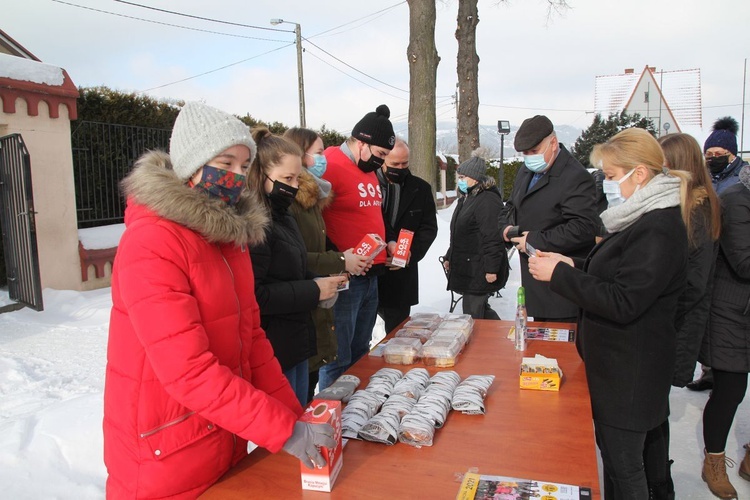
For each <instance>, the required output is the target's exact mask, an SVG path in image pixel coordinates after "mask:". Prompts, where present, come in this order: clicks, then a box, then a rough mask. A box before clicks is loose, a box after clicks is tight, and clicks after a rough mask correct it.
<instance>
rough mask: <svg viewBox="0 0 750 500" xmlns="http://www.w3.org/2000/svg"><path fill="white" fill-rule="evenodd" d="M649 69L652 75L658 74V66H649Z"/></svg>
mask: <svg viewBox="0 0 750 500" xmlns="http://www.w3.org/2000/svg"><path fill="white" fill-rule="evenodd" d="M648 69H649V71H651V73H656V66H649V67H648Z"/></svg>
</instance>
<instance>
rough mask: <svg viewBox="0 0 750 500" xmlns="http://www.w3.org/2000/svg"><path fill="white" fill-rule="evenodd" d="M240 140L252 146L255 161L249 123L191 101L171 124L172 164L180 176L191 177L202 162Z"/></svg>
mask: <svg viewBox="0 0 750 500" xmlns="http://www.w3.org/2000/svg"><path fill="white" fill-rule="evenodd" d="M237 144H242V145H244V146H247V147H248V148H250V161H251V162H252V161H253V159H254V158H255V153H256V147H255V141H253V138H252V137H251V136H250V129H249V128H248V127H247V125H245V124H244V123H242V122H241V121H240V120H238V119H237V118H235V117H234V116H232V115H230V114H228V113H225V112H223V111H220V110H218V109H216V108H212V107H211V106H206V105H205V104H202V103H199V102H188V103H187V104H185V106H183V108H182V109H181V110H180V113H179V114H178V115H177V119H176V120H175V122H174V127H172V137H171V138H170V140H169V156H170V158H171V159H172V168H173V169H174V172H175V174H177V177H179V178H180V179H182V180H188V179H189V178H190V177H191V176H192V175H193V174H194V173H195V172H197V171H198V169H199V168H201V167H202V166H203V165H205V164H206V163H208V162H209V161H211V160H212V159H214V158H216V157H217V156H218V155H219V154H220V153H222V152H223V151H226V150H227V149H229V148H231V147H232V146H235V145H237Z"/></svg>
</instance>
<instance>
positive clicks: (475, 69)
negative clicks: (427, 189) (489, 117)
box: [456, 0, 571, 161]
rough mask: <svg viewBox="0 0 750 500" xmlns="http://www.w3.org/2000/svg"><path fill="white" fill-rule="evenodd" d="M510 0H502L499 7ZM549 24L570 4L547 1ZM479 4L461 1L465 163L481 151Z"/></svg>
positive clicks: (461, 134)
mask: <svg viewBox="0 0 750 500" xmlns="http://www.w3.org/2000/svg"><path fill="white" fill-rule="evenodd" d="M508 1H510V0H499V1H498V2H496V5H498V4H500V3H505V2H508ZM544 1H545V2H546V3H547V22H549V21H550V19H552V17H553V16H554V15H556V14H557V15H562V14H563V13H564V12H565V11H566V10H567V9H570V8H571V7H570V5H569V4H568V2H567V0H544ZM477 2H478V0H458V22H457V27H456V40H458V57H457V59H458V64H457V68H456V69H457V77H458V110H457V114H458V130H457V134H458V157H459V159H460V161H465V160H467V159H469V158H470V157H471V152H472V151H473V150H475V149H476V148H478V147H479V56H478V55H477V49H476V45H477V37H476V32H477V24H479V13H478V9H477Z"/></svg>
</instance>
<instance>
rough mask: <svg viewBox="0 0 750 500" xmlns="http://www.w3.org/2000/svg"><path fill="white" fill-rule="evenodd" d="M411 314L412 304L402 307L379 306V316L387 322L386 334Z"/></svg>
mask: <svg viewBox="0 0 750 500" xmlns="http://www.w3.org/2000/svg"><path fill="white" fill-rule="evenodd" d="M410 314H411V306H402V307H382V306H381V307H378V316H380V317H381V318H383V321H384V322H385V333H386V335H387V334H389V333H391V332H392V331H393V329H394V328H396V327H397V326H398V325H400V324H401V322H402V321H404V320H405V319H406V318H408V317H409V315H410Z"/></svg>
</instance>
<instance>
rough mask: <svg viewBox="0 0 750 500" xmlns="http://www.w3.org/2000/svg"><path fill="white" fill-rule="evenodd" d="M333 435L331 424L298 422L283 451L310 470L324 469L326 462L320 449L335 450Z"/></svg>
mask: <svg viewBox="0 0 750 500" xmlns="http://www.w3.org/2000/svg"><path fill="white" fill-rule="evenodd" d="M333 435H334V434H333V427H331V426H330V425H329V424H308V423H305V422H296V423H295V424H294V432H292V436H291V437H290V438H289V439H287V441H286V443H284V446H283V447H282V449H283V450H284V451H285V452H287V453H289V454H290V455H294V456H295V457H297V458H299V459H300V460H302V463H303V464H305V467H307V468H308V469H313V468H315V467H316V466H317V467H323V466H324V465H325V464H326V460H325V458H323V455H321V454H320V450H319V449H318V447H319V446H325V447H326V448H329V449H330V448H334V447H335V446H336V440H335V439H334V438H333Z"/></svg>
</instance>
